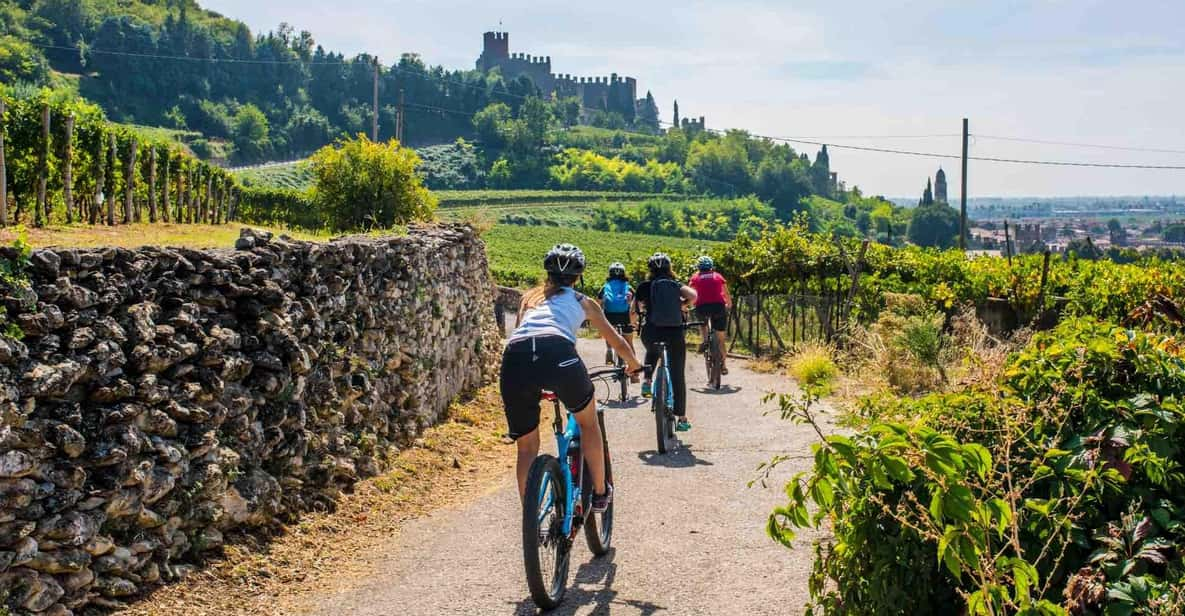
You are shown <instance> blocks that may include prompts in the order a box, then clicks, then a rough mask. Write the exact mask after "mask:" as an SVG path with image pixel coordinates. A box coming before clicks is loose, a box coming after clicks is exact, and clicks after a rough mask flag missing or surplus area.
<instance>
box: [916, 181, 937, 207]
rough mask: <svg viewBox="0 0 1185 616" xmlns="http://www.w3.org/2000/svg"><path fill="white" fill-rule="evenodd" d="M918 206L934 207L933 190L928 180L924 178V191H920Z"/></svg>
mask: <svg viewBox="0 0 1185 616" xmlns="http://www.w3.org/2000/svg"><path fill="white" fill-rule="evenodd" d="M918 205H920V206H928V205H934V189H933V187H932V186H931V184H930V178H926V190H924V191H922V200H921V201H918Z"/></svg>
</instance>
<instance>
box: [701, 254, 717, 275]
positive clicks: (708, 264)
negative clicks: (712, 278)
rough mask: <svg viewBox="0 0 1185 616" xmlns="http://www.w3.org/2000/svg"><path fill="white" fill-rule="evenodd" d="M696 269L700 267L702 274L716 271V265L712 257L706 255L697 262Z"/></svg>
mask: <svg viewBox="0 0 1185 616" xmlns="http://www.w3.org/2000/svg"><path fill="white" fill-rule="evenodd" d="M696 267H699V271H701V272H710V271H712V270H714V269H716V264H715V263H714V262H713V261H712V257H709V256H707V255H704V256H702V257H700V258H699V261H697V262H696Z"/></svg>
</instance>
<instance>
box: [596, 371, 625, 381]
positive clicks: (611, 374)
mask: <svg viewBox="0 0 1185 616" xmlns="http://www.w3.org/2000/svg"><path fill="white" fill-rule="evenodd" d="M625 376H626V374H625V368H600V369H598V370H590V371H589V373H588V378H589V379H590V380H594V381H596V380H606V379H608V380H612V381H620V380H622V379H624V378H625Z"/></svg>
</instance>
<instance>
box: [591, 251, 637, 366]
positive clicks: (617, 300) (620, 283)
mask: <svg viewBox="0 0 1185 616" xmlns="http://www.w3.org/2000/svg"><path fill="white" fill-rule="evenodd" d="M598 299H600V300H601V308H602V309H603V310H604V311H605V318H606V319H608V320H609V324H610V325H612V326H613V327H617V328H620V331H621V333H622V335H624V336H625V343H626V344H628V345H629V346H630V348H631V349H633V348H634V326H633V323H632V321H631V320H630V314H631V313H630V305H631V304H632V303H633V301H634V288H633V287H632V286H630V279H629V276H626V274H625V266H624V265H622V264H621V263H614V264H613V265H610V266H609V277H608V278H606V279H605V284H604V286H602V287H601V292H600V293H599V294H598ZM605 363H606V364H612V363H613V351H612V350H611V345H610V344H609V340H608V339H606V340H605Z"/></svg>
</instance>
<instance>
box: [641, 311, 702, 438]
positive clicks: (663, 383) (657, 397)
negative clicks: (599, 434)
mask: <svg viewBox="0 0 1185 616" xmlns="http://www.w3.org/2000/svg"><path fill="white" fill-rule="evenodd" d="M700 325H703V323H702V322H700V321H691V322H689V323H684V324H683V328H684V329H691V328H693V327H699V326H700ZM654 344H655V347H656V348H657V350H658V356H659V358H658V364H656V365H655V366H654V373H653V374H654V389H653V394H654V397H653V398H652V401H651V403H650V410H651V411H653V412H654V433H655V436H657V437H658V453H667V452H668V451H674V450H675V449H676V448H678V447H679V439H678V438H677V437H676V436H675V424H676V423H677V422H678V421H679V417H678V416H677V415H675V393H674V388H673V387H672V386H671V369H670V364H671V359H670V355H669V354H668V352H667V345H666V343H665V342H656V343H654Z"/></svg>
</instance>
